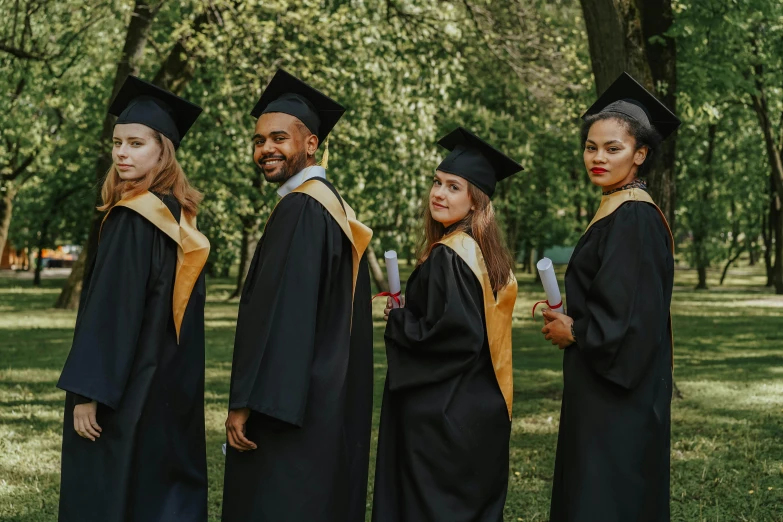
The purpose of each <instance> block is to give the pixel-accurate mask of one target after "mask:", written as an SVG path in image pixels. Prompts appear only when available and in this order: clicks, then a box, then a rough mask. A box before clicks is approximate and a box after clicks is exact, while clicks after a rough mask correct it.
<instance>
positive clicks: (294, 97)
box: [250, 69, 345, 145]
mask: <svg viewBox="0 0 783 522" xmlns="http://www.w3.org/2000/svg"><path fill="white" fill-rule="evenodd" d="M268 112H282V113H284V114H289V115H291V116H293V117H295V118H298V119H299V120H300V121H301V122H302V123H304V125H305V127H307V128H308V129H310V132H312V133H313V134H315V135H316V136H318V144H319V145H320V144H322V143H323V142H324V140H326V137H327V136H328V135H329V133H330V132H332V129H333V128H334V126H335V125H337V122H338V121H339V120H340V118H341V117H342V115H343V113H344V112H345V107H343V106H342V105H340V104H339V103H337V102H336V101H334V100H333V99H331V98H330V97H328V96H327V95H325V94H323V93H322V92H321V91H318V90H316V89H313V88H312V87H310V86H309V85H307V84H306V83H305V82H303V81H302V80H300V79H299V78H297V77H296V76H293V75H291V74H289V73H287V72H286V71H284V70H283V69H278V70H277V72H276V73H275V75H274V77H273V78H272V81H270V82H269V85H267V86H266V89H265V90H264V92H263V93H262V94H261V98H259V100H258V103H256V106H255V107H253V110H252V111H251V112H250V114H251V115H253V116H254V117H256V118H258V117H260V116H261V115H262V114H266V113H268Z"/></svg>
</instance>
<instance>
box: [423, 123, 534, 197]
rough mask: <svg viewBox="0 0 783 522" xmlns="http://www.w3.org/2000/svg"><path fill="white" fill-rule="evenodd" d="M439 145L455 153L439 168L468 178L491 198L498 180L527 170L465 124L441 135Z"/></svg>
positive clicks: (450, 154) (451, 153)
mask: <svg viewBox="0 0 783 522" xmlns="http://www.w3.org/2000/svg"><path fill="white" fill-rule="evenodd" d="M438 145H440V146H441V147H444V148H446V149H448V150H450V151H451V152H450V153H449V155H448V156H446V158H444V160H443V161H442V162H441V163H440V165H439V166H438V169H437V170H441V171H443V172H448V173H449V174H454V175H455V176H459V177H461V178H465V179H466V180H468V181H470V182H471V183H473V184H474V185H476V187H478V189H479V190H481V191H482V192H484V193H485V194H486V195H487V196H489V197H492V194H494V193H495V184H496V183H497V182H498V181H501V180H504V179H506V178H507V177H509V176H511V175H512V174H516V173H517V172H519V171H520V170H524V169H523V168H522V165H520V164H519V163H517V162H516V161H514V160H512V159H511V158H509V157H508V156H506V155H505V154H503V153H502V152H500V151H499V150H497V149H496V148H495V147H493V146H492V145H490V144H489V143H487V142H486V141H484V140H482V139H481V138H479V137H478V136H476V135H475V134H473V133H472V132H470V131H469V130H467V129H464V128H462V127H457V128H456V129H455V130H453V131H451V132H450V133H449V134H447V135H446V136H444V137H443V138H441V139H440V141H439V142H438Z"/></svg>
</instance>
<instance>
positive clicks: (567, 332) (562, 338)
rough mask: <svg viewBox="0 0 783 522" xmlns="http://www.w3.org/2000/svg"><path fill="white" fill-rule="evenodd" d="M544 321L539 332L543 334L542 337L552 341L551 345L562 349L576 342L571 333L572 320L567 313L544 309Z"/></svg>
mask: <svg viewBox="0 0 783 522" xmlns="http://www.w3.org/2000/svg"><path fill="white" fill-rule="evenodd" d="M544 321H546V326H544V328H542V329H541V333H542V334H544V339H546V340H547V341H552V344H553V345H555V346H558V347H560V349H561V350H563V349H565V348H567V347H568V346H571V345H572V344H574V343H575V342H576V339H574V336H573V334H572V333H571V327H572V326H573V324H574V320H573V319H571V318H570V317H568V316H567V315H565V314H561V313H558V312H553V311H552V310H544Z"/></svg>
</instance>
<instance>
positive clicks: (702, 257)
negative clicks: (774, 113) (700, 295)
mask: <svg viewBox="0 0 783 522" xmlns="http://www.w3.org/2000/svg"><path fill="white" fill-rule="evenodd" d="M717 133H718V125H717V124H716V123H711V124H710V125H709V126H708V127H707V153H706V156H705V158H704V169H703V170H702V172H704V187H703V189H702V191H701V194H700V197H699V201H698V202H696V203H694V205H693V207H694V208H693V210H694V212H695V215H694V218H693V219H692V221H693V223H691V227H692V228H693V257H694V260H695V262H696V271H697V273H698V274H699V282H698V283H697V284H696V290H707V268H708V267H709V266H710V258H709V255H708V254H707V236H708V235H709V232H710V223H709V221H710V220H709V219H707V212H708V209H709V206H710V203H709V200H710V193H711V192H712V181H713V172H712V158H713V154H714V151H715V137H716V136H717Z"/></svg>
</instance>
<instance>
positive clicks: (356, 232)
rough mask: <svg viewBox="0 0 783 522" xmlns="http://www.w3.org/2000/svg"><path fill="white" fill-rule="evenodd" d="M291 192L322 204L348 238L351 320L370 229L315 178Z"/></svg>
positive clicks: (346, 204) (368, 242)
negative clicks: (350, 276)
mask: <svg viewBox="0 0 783 522" xmlns="http://www.w3.org/2000/svg"><path fill="white" fill-rule="evenodd" d="M293 192H300V193H302V194H307V195H308V196H310V197H311V198H313V199H314V200H316V201H317V202H319V203H320V204H321V205H323V207H324V208H325V209H326V211H327V212H329V214H330V215H331V216H332V218H334V220H335V221H336V222H337V224H338V225H339V226H340V229H341V230H342V231H343V234H345V236H346V237H347V238H348V241H350V242H351V257H352V258H353V286H352V288H351V321H353V297H354V294H355V293H356V279H357V278H358V276H359V263H360V261H361V260H362V256H363V255H364V251H365V250H367V246H368V245H369V244H370V239H372V230H370V228H369V227H367V226H365V225H363V224H362V223H360V222H359V221H358V220H357V219H356V213H355V212H354V211H353V209H352V208H351V207H349V206H348V203H346V202H345V200H343V204H342V205H341V204H340V200H339V199H337V196H335V194H334V192H332V191H331V189H329V187H327V186H326V185H324V184H323V183H322V182H320V181H318V180H317V179H310V180H308V181H305V182H304V183H302V184H301V185H300V186H299V187H298V188H296V189H294V190H293ZM343 205H345V208H343ZM273 212H274V211H273Z"/></svg>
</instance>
